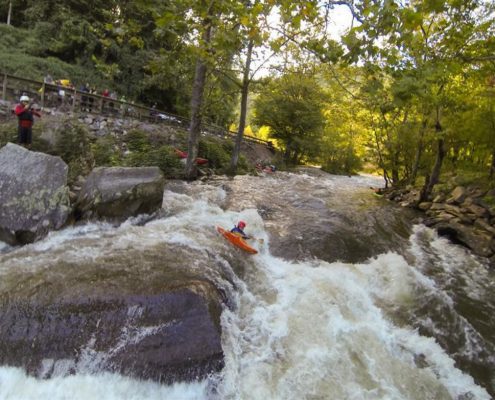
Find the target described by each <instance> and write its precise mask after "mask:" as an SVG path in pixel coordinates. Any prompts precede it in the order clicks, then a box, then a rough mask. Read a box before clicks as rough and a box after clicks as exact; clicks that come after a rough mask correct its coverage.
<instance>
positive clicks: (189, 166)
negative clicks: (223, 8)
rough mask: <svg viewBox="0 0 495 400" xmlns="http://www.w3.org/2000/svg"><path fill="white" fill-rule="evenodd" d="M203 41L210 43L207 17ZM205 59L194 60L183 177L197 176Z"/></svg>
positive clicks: (193, 177)
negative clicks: (196, 163)
mask: <svg viewBox="0 0 495 400" xmlns="http://www.w3.org/2000/svg"><path fill="white" fill-rule="evenodd" d="M203 27H204V32H203V42H204V43H205V45H208V44H209V43H210V39H211V23H210V18H209V17H207V18H205V20H204V21H203ZM206 70H207V65H206V60H205V59H204V58H203V57H199V59H198V61H197V62H196V71H195V73H194V83H193V90H192V97H191V124H190V125H189V140H188V144H187V161H186V170H185V178H186V179H191V180H192V179H195V178H196V176H197V173H198V171H197V168H196V165H195V160H196V157H197V155H198V143H199V136H200V135H201V117H202V116H201V106H202V104H203V94H204V90H205V83H206Z"/></svg>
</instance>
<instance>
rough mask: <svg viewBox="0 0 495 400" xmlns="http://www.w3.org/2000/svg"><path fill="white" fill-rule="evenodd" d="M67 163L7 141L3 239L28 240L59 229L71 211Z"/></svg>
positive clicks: (2, 155)
mask: <svg viewBox="0 0 495 400" xmlns="http://www.w3.org/2000/svg"><path fill="white" fill-rule="evenodd" d="M67 172H68V167H67V164H65V162H64V161H63V160H62V159H61V158H60V157H54V156H50V155H47V154H43V153H37V152H33V151H29V150H26V149H25V148H23V147H21V146H18V145H15V144H12V143H8V144H7V145H5V146H4V147H3V148H2V149H0V204H1V208H0V240H2V241H4V242H7V243H9V244H12V245H15V244H26V243H31V242H34V241H35V240H38V239H40V238H41V237H43V236H45V235H46V234H47V233H48V231H50V230H53V229H59V228H60V227H61V226H62V225H64V223H65V222H66V220H67V217H68V215H69V212H70V204H69V191H68V188H67Z"/></svg>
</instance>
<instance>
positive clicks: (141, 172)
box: [76, 167, 165, 220]
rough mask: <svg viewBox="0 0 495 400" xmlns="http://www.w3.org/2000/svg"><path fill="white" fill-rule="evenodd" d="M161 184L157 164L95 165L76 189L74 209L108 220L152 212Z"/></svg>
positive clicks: (158, 201) (158, 200)
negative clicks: (136, 165) (152, 165)
mask: <svg viewBox="0 0 495 400" xmlns="http://www.w3.org/2000/svg"><path fill="white" fill-rule="evenodd" d="M164 185H165V179H164V177H163V173H162V172H161V171H160V169H159V168H158V167H141V168H125V167H113V168H95V169H94V170H93V171H92V172H91V174H90V175H89V176H88V178H87V179H86V181H85V182H84V185H83V187H82V189H81V191H80V192H79V196H78V199H77V204H76V212H77V213H78V214H79V215H80V217H81V218H85V219H88V218H95V217H96V218H98V217H99V218H106V219H111V220H124V219H126V218H129V217H131V216H136V215H139V214H151V213H153V212H155V211H157V210H159V209H160V207H161V205H162V198H163V189H164Z"/></svg>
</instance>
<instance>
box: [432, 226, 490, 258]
mask: <svg viewBox="0 0 495 400" xmlns="http://www.w3.org/2000/svg"><path fill="white" fill-rule="evenodd" d="M434 227H435V228H436V229H437V230H438V232H439V234H441V235H446V236H448V237H449V238H450V239H451V240H453V241H454V242H457V243H459V244H462V245H464V246H466V247H468V248H469V249H471V250H472V251H473V252H474V253H475V254H477V255H480V256H482V257H490V256H492V255H493V250H492V248H491V241H492V240H491V235H490V234H489V233H487V232H483V231H481V230H479V229H476V228H474V227H473V226H468V225H464V224H462V223H460V221H458V220H455V219H454V220H452V221H448V222H440V223H438V224H435V225H434Z"/></svg>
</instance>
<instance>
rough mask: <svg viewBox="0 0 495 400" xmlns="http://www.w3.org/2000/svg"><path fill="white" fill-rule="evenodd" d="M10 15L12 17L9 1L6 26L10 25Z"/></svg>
mask: <svg viewBox="0 0 495 400" xmlns="http://www.w3.org/2000/svg"><path fill="white" fill-rule="evenodd" d="M11 15H12V1H9V11H8V13H7V25H10V17H11Z"/></svg>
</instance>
